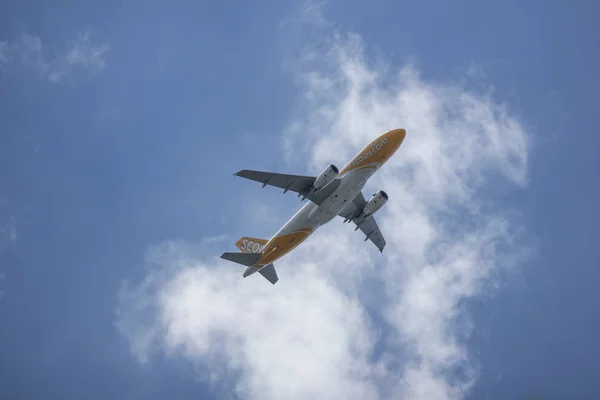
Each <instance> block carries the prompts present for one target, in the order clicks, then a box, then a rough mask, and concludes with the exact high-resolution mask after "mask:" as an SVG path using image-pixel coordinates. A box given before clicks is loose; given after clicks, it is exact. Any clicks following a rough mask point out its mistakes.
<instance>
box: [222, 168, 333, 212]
mask: <svg viewBox="0 0 600 400" xmlns="http://www.w3.org/2000/svg"><path fill="white" fill-rule="evenodd" d="M233 175H234V176H240V177H242V178H246V179H250V180H252V181H256V182H260V183H262V184H263V187H265V186H267V185H269V186H275V187H278V188H281V189H283V193H285V192H287V191H288V190H291V191H292V192H296V193H298V196H304V197H306V198H307V199H309V200H310V201H312V202H313V203H315V204H317V205H318V204H321V203H322V202H323V200H325V199H326V198H327V197H328V196H329V195H330V194H331V193H333V192H334V191H335V189H337V187H338V186H339V180H335V181H333V182H331V183H330V184H329V185H327V186H325V187H324V188H323V189H322V190H319V191H316V192H312V191H311V189H312V185H313V183H314V182H315V180H316V179H317V178H316V177H315V176H304V175H291V174H279V173H275V172H264V171H252V170H249V169H243V170H241V171H238V172H236V173H235V174H233Z"/></svg>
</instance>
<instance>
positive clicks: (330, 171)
mask: <svg viewBox="0 0 600 400" xmlns="http://www.w3.org/2000/svg"><path fill="white" fill-rule="evenodd" d="M339 172H340V171H339V170H338V169H337V167H336V166H335V165H333V164H331V165H330V166H328V167H327V168H325V170H324V171H323V172H321V174H320V175H319V176H317V179H315V182H314V183H313V189H314V190H315V191H316V190H320V189H323V188H324V187H325V186H327V185H328V184H329V182H331V181H332V180H334V179H335V177H336V176H337V175H338V173H339Z"/></svg>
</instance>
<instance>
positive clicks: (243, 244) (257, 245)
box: [235, 236, 268, 253]
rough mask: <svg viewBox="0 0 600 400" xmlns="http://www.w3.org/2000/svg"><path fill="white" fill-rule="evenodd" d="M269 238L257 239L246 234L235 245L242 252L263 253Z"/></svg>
mask: <svg viewBox="0 0 600 400" xmlns="http://www.w3.org/2000/svg"><path fill="white" fill-rule="evenodd" d="M267 242H268V240H265V239H257V238H251V237H246V236H244V237H243V238H241V239H240V240H238V241H237V242H236V243H235V245H236V246H237V247H238V249H240V250H241V251H242V253H262V250H263V248H264V247H265V244H267Z"/></svg>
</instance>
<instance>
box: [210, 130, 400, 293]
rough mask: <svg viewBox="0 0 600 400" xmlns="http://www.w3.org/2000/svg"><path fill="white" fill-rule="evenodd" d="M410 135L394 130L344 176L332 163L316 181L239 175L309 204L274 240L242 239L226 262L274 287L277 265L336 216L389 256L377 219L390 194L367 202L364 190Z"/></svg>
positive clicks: (225, 255) (360, 156) (379, 194)
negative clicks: (239, 267)
mask: <svg viewBox="0 0 600 400" xmlns="http://www.w3.org/2000/svg"><path fill="white" fill-rule="evenodd" d="M405 136H406V130H405V129H394V130H391V131H388V132H386V133H384V134H383V135H381V136H379V137H378V138H377V139H375V140H373V141H372V142H371V143H369V144H368V145H367V146H366V147H365V148H363V149H362V150H361V151H360V152H359V153H358V154H357V155H356V156H355V157H354V158H353V159H352V160H350V161H349V162H348V164H346V166H344V168H342V170H341V171H340V170H338V168H337V167H336V166H335V165H333V164H331V165H329V166H328V167H327V168H325V169H324V170H323V172H321V174H320V175H319V176H316V177H314V176H303V175H289V174H280V173H274V172H263V171H253V170H247V169H244V170H241V171H238V172H236V173H235V174H233V175H234V176H240V177H242V178H246V179H250V180H253V181H256V182H260V183H262V184H263V185H262V187H263V188H264V187H265V186H267V185H270V186H274V187H278V188H280V189H283V193H287V192H288V191H292V192H296V193H298V197H300V196H302V200H301V201H304V200H305V199H308V200H309V201H308V202H307V203H306V204H305V205H304V206H302V207H301V208H300V209H299V210H298V212H296V214H295V215H294V216H293V217H292V218H290V219H289V220H288V221H287V222H286V223H285V224H284V225H283V226H282V227H281V228H280V229H279V230H278V231H277V232H276V233H275V234H274V235H273V236H272V237H271V239H269V240H265V239H258V238H253V237H242V238H241V239H239V240H238V241H237V242H236V246H237V247H238V249H239V250H240V251H241V252H239V253H223V255H221V258H222V259H225V260H228V261H232V262H234V263H238V264H241V265H243V266H246V267H247V268H246V270H245V271H244V273H243V275H242V276H243V277H244V278H245V277H247V276H250V275H252V274H254V273H255V272H259V273H260V274H261V275H262V276H263V277H265V278H266V279H267V280H268V281H269V282H271V283H272V284H273V285H274V284H275V283H276V282H277V281H278V280H279V277H278V276H277V272H276V271H275V266H274V265H273V263H274V262H275V261H277V260H279V259H280V258H281V257H283V256H284V255H286V254H287V253H289V252H290V251H292V250H293V249H294V248H296V247H297V246H298V245H299V244H300V243H302V242H303V241H305V240H306V239H307V238H308V237H309V236H310V235H312V234H313V233H314V232H315V231H316V230H317V228H319V227H320V226H322V225H324V224H326V223H328V222H329V221H331V220H332V219H334V218H335V217H336V216H340V217H342V218H344V223H347V222H354V223H355V225H356V227H355V229H354V231H356V230H358V229H360V230H361V231H362V232H363V233H364V234H365V235H366V237H365V241H367V240H369V239H370V240H371V242H372V243H373V244H374V245H375V246H376V247H377V248H378V249H379V251H380V252H383V248H384V247H385V245H386V241H385V238H384V237H383V234H382V233H381V231H380V230H379V226H377V222H376V221H375V217H374V216H373V214H375V212H377V211H378V210H379V209H381V207H382V206H383V205H384V204H385V203H386V202H387V200H388V195H387V193H386V192H384V191H383V190H380V191H379V192H377V193H375V194H373V196H372V197H371V198H370V199H369V201H367V200H366V199H365V197H364V196H363V194H362V189H363V187H364V186H365V184H366V183H367V180H368V179H369V178H370V177H371V176H372V175H373V174H374V173H375V172H376V171H377V170H378V169H379V168H381V166H382V165H383V164H385V163H386V162H387V161H388V160H389V159H390V157H391V156H392V155H393V154H394V153H395V152H396V150H398V148H399V147H400V145H401V144H402V142H403V141H404V137H405Z"/></svg>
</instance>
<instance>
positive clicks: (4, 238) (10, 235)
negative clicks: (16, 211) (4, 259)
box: [0, 204, 17, 251]
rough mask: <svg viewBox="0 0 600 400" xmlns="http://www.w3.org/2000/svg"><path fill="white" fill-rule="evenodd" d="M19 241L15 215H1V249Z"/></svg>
mask: <svg viewBox="0 0 600 400" xmlns="http://www.w3.org/2000/svg"><path fill="white" fill-rule="evenodd" d="M0 205H1V204H0ZM16 241H17V228H16V226H15V218H14V217H9V218H6V217H2V216H0V251H2V250H4V249H5V248H7V247H8V246H9V245H11V244H14V243H16Z"/></svg>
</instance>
